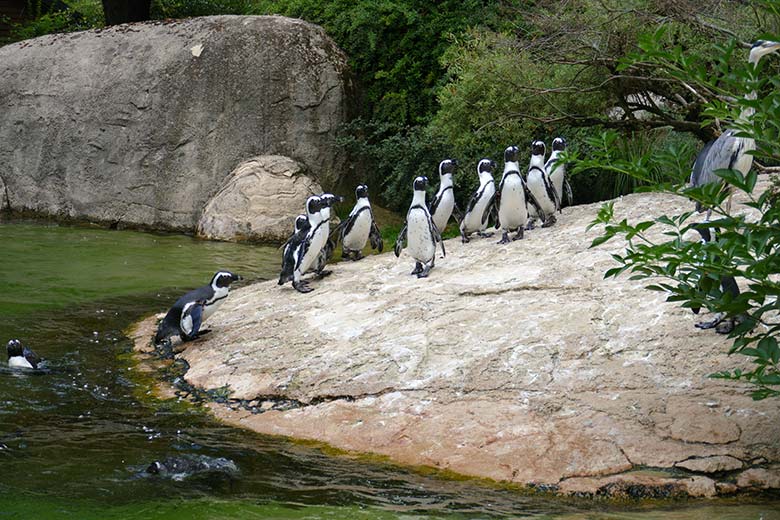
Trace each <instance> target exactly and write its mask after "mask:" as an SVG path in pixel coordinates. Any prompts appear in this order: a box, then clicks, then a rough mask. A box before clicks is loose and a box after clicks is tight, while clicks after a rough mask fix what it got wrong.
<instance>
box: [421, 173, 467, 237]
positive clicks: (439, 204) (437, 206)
mask: <svg viewBox="0 0 780 520" xmlns="http://www.w3.org/2000/svg"><path fill="white" fill-rule="evenodd" d="M457 167H458V161H456V160H455V159H444V160H443V161H442V162H440V163H439V179H440V180H439V191H437V192H436V196H435V197H434V198H433V200H432V201H431V205H430V207H429V211H430V212H431V217H432V218H433V223H434V224H436V229H438V230H439V232H441V233H443V232H444V229H445V228H446V227H447V222H449V220H450V216H452V214H453V212H454V213H455V220H457V221H458V222H460V220H461V219H462V217H463V215H462V214H461V212H460V209H458V205H457V204H456V203H455V193H454V192H453V189H452V176H453V174H454V173H455V170H456V169H457Z"/></svg>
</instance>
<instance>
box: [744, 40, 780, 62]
mask: <svg viewBox="0 0 780 520" xmlns="http://www.w3.org/2000/svg"><path fill="white" fill-rule="evenodd" d="M778 50H780V42H773V41H770V40H758V41H756V42H754V43H753V46H752V47H751V48H750V62H751V63H758V60H760V59H761V58H763V57H764V56H766V55H767V54H772V53H773V52H777V51H778Z"/></svg>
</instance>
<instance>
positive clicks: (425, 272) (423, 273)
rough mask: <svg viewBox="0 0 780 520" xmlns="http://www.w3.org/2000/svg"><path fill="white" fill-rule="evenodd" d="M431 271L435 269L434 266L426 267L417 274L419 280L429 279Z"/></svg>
mask: <svg viewBox="0 0 780 520" xmlns="http://www.w3.org/2000/svg"><path fill="white" fill-rule="evenodd" d="M431 269H433V266H432V265H426V266H425V268H424V269H423V270H422V271H421V272H419V273H417V278H427V277H428V275H429V274H431Z"/></svg>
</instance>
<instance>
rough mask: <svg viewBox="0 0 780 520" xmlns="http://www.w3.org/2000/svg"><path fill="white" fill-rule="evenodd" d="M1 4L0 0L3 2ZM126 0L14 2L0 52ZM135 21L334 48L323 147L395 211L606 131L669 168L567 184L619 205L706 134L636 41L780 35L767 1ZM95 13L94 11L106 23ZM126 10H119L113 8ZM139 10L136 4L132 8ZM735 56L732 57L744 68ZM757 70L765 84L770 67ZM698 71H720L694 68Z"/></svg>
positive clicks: (482, 6)
mask: <svg viewBox="0 0 780 520" xmlns="http://www.w3.org/2000/svg"><path fill="white" fill-rule="evenodd" d="M3 1H5V2H6V3H9V4H10V3H14V2H8V1H7V0H3ZM126 3H127V2H126V1H125V0H103V1H102V2H101V1H100V0H25V1H21V2H15V4H16V5H17V6H18V5H20V4H24V5H23V7H24V10H25V15H24V16H25V17H26V18H25V20H26V21H22V22H19V20H18V19H17V20H16V21H15V22H12V23H11V20H9V18H8V17H7V15H6V19H5V22H6V24H7V25H11V26H12V30H11V32H10V33H7V35H6V36H5V43H8V42H11V41H17V40H21V39H25V38H31V37H35V36H39V35H43V34H48V33H52V32H64V31H76V30H83V29H88V28H95V27H101V26H103V25H105V24H106V14H108V15H109V18H112V20H110V21H111V22H119V21H122V17H123V16H124V17H125V18H124V19H125V20H133V19H139V18H138V16H139V15H138V13H137V12H136V13H129V12H127V9H126V8H124V7H123V4H126ZM136 3H140V4H143V5H144V6H148V13H144V14H143V15H142V16H141V18H146V17H148V18H151V19H166V18H184V17H190V16H203V15H214V14H280V15H285V16H292V17H297V18H302V19H304V20H307V21H310V22H313V23H316V24H319V25H322V26H323V27H324V28H325V30H326V31H327V32H328V34H329V35H330V36H331V37H332V38H333V39H334V40H335V41H336V42H337V43H338V44H339V45H340V46H341V47H342V48H343V49H344V50H345V51H346V53H347V54H348V55H349V57H350V63H351V66H352V69H353V72H354V74H355V77H356V79H357V81H358V83H359V85H360V87H361V92H362V96H361V99H360V116H359V117H358V118H357V119H355V120H354V121H352V122H351V123H350V124H349V125H347V126H346V127H345V128H344V129H343V131H342V133H341V137H340V138H339V139H338V142H337V143H334V145H335V146H340V147H343V148H344V149H346V150H348V151H349V152H350V153H351V154H352V157H354V158H355V161H354V164H355V171H354V172H352V174H353V175H352V176H353V177H354V178H355V179H357V180H361V181H365V182H367V183H368V184H369V186H370V187H371V193H372V196H373V197H374V198H375V199H377V198H378V199H379V201H378V202H380V203H381V204H383V205H384V206H386V207H388V208H390V209H391V210H396V211H403V210H404V209H405V206H406V205H407V204H408V200H409V194H410V184H411V180H412V179H413V178H414V177H415V176H417V175H420V174H426V175H428V176H429V177H432V178H433V179H432V180H434V183H433V184H434V185H435V184H436V182H435V179H436V177H437V174H436V166H437V164H438V162H439V161H440V160H441V159H442V158H444V157H455V158H457V159H458V160H459V161H460V163H461V165H462V167H461V170H460V172H459V173H458V175H457V176H456V187H457V188H459V190H458V192H459V196H460V197H462V198H463V199H464V200H462V201H461V203H463V202H465V198H466V197H467V192H468V189H470V188H472V187H473V186H474V185H476V183H477V179H476V175H475V173H474V169H475V165H476V162H477V161H478V159H479V158H481V157H484V156H487V157H491V158H493V159H496V160H498V161H499V163H500V162H501V159H502V152H503V149H504V148H505V147H506V146H508V145H510V144H518V145H519V146H520V147H521V148H524V147H530V143H531V141H532V140H534V139H543V140H545V141H546V142H547V143H548V144H549V143H550V141H551V140H552V139H553V138H554V137H556V136H559V135H561V136H564V137H566V139H567V140H568V142H569V143H570V144H571V145H572V146H573V148H575V149H577V150H578V153H579V154H580V156H587V155H588V154H589V147H593V146H598V144H597V143H598V140H597V139H594V138H595V137H597V136H599V135H600V134H601V133H602V132H603V131H604V130H605V129H613V130H615V131H616V132H617V133H618V136H619V138H618V139H615V140H612V141H610V144H609V145H610V146H611V147H612V151H611V153H612V154H613V155H615V157H616V158H617V159H620V160H625V161H629V162H631V161H634V162H641V161H642V160H643V158H645V157H647V156H648V155H650V154H652V153H654V152H657V151H659V150H672V151H673V153H674V155H675V157H677V161H676V163H677V167H674V168H663V169H657V170H655V171H652V172H651V173H652V176H653V178H651V179H641V180H640V179H637V178H635V177H631V176H628V175H621V174H620V173H617V174H616V173H614V172H607V171H604V170H601V169H599V168H593V169H589V170H584V171H581V172H579V173H578V174H577V175H576V176H575V177H574V179H573V180H572V185H573V189H574V194H575V198H576V201H577V202H580V203H582V202H592V201H597V200H604V199H608V198H612V197H614V196H617V195H620V194H625V193H630V192H632V191H633V190H635V189H636V188H637V187H638V186H641V185H645V184H651V183H653V182H656V181H679V180H680V179H681V178H682V177H684V176H685V175H687V174H688V172H689V170H690V164H691V163H692V161H693V157H694V155H695V153H696V152H697V151H698V149H699V148H700V147H701V145H702V144H703V142H705V141H706V140H709V139H711V138H713V137H714V136H715V135H717V132H718V127H717V124H715V123H713V122H705V118H704V116H703V114H702V107H703V106H704V104H705V101H706V99H704V98H702V96H701V95H700V93H696V92H691V91H690V90H688V89H686V88H685V87H684V86H682V85H680V84H679V82H669V81H668V80H667V79H665V76H664V74H663V71H659V70H657V69H654V68H653V67H652V66H649V65H648V66H643V64H642V63H641V62H640V63H636V62H634V61H631V60H628V61H631V63H632V64H631V66H628V67H625V66H623V65H621V64H622V63H624V62H625V61H626V60H627V58H628V57H630V56H631V55H632V53H634V52H635V51H636V49H637V43H638V41H639V39H640V37H641V36H642V35H643V34H646V33H652V32H653V31H654V30H655V28H657V27H658V26H659V25H661V24H664V25H665V26H666V27H667V32H666V34H665V35H664V43H665V44H666V45H668V46H669V48H672V47H678V48H681V49H682V50H683V51H684V52H686V53H692V54H704V56H705V58H706V53H707V49H708V48H709V47H710V46H711V44H712V43H713V41H716V42H723V44H724V45H725V44H726V43H727V42H729V41H736V42H738V44H739V43H740V42H752V41H753V40H754V39H757V38H758V37H760V36H761V35H762V34H771V33H775V34H776V33H777V32H778V31H779V30H780V25H779V20H780V15H779V14H778V13H780V9H778V2H777V0H756V1H749V2H746V1H710V2H707V1H693V0H629V1H617V0H577V1H569V0H552V1H546V2H534V1H530V0H442V1H437V2H432V1H430V0H151V1H148V0H147V1H146V2H144V1H141V2H136ZM104 6H106V9H105V11H104ZM123 8H124V9H125V11H123V10H122V9H123ZM146 8H147V7H144V9H146ZM746 55H747V50H746V49H741V48H738V50H737V52H735V53H734V59H735V60H744V59H745V57H746ZM772 61H773V63H772V64H769V65H768V67H767V69H768V70H770V71H773V72H774V73H777V65H776V60H772ZM702 66H703V67H704V68H705V69H706V68H708V67H709V68H712V69H715V68H716V67H717V66H718V64H717V63H716V62H715V61H714V60H713V62H707V61H706V59H705V61H704V64H703V65H702Z"/></svg>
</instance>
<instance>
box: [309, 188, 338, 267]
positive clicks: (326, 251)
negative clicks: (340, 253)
mask: <svg viewBox="0 0 780 520" xmlns="http://www.w3.org/2000/svg"><path fill="white" fill-rule="evenodd" d="M320 200H321V201H322V209H320V217H321V221H320V222H321V223H322V225H323V226H324V227H325V231H326V232H327V233H328V236H327V240H326V241H325V245H324V246H323V247H322V250H321V251H320V254H319V256H318V257H317V261H316V262H315V264H314V269H313V270H314V272H315V273H316V274H317V276H318V277H320V278H325V277H326V276H328V275H329V274H330V271H326V270H325V266H326V265H327V263H328V262H329V261H330V259H331V258H333V251H334V250H335V249H336V241H335V240H333V239H332V238H331V237H330V222H331V213H332V211H331V208H332V207H333V206H334V205H335V204H336V203H338V202H343V201H344V198H343V197H340V196H338V195H333V194H332V193H323V194H322V195H320Z"/></svg>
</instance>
